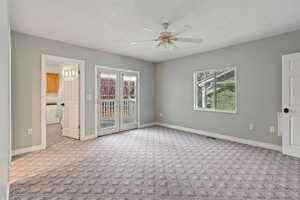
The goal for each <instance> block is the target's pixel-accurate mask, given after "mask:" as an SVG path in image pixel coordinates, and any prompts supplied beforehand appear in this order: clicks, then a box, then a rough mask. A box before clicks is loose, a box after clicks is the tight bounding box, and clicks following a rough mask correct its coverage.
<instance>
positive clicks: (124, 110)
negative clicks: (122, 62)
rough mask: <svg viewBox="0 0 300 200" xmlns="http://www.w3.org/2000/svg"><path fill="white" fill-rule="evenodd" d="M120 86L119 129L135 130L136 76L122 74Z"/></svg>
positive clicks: (133, 74)
mask: <svg viewBox="0 0 300 200" xmlns="http://www.w3.org/2000/svg"><path fill="white" fill-rule="evenodd" d="M121 85H122V94H121V129H122V130H126V129H132V128H137V75H136V74H135V73H127V72H126V73H125V72H123V73H122V76H121Z"/></svg>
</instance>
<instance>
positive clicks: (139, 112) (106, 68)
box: [94, 65, 141, 137]
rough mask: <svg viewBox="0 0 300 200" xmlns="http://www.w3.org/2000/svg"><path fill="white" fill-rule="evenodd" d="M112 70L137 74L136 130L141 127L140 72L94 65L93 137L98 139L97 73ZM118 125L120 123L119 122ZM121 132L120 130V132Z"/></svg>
mask: <svg viewBox="0 0 300 200" xmlns="http://www.w3.org/2000/svg"><path fill="white" fill-rule="evenodd" d="M101 69H103V70H113V71H117V72H129V73H136V74H137V79H138V80H137V83H138V84H137V93H138V94H137V98H138V105H137V109H138V112H137V126H138V127H137V128H140V127H141V120H140V117H141V109H140V107H141V106H140V105H141V91H140V90H141V79H140V74H141V72H140V71H135V70H129V69H122V68H116V67H108V66H103V65H95V71H94V79H95V80H94V91H95V96H94V101H95V107H94V108H95V127H94V128H95V137H98V106H97V101H98V90H97V71H98V70H101ZM119 123H120V122H119ZM120 131H122V130H120Z"/></svg>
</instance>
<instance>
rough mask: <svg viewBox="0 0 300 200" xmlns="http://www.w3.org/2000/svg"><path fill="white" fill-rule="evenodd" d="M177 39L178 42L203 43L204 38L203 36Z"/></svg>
mask: <svg viewBox="0 0 300 200" xmlns="http://www.w3.org/2000/svg"><path fill="white" fill-rule="evenodd" d="M175 41H178V42H191V43H201V42H202V41H203V40H202V39H201V38H176V39H175Z"/></svg>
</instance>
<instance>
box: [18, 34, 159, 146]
mask: <svg viewBox="0 0 300 200" xmlns="http://www.w3.org/2000/svg"><path fill="white" fill-rule="evenodd" d="M41 54H49V55H55V56H62V57H70V58H75V59H82V60H85V62H86V77H85V79H86V83H85V85H86V88H85V89H86V94H91V95H94V71H95V65H96V64H98V65H104V66H110V67H117V68H124V69H132V70H137V71H140V72H141V124H146V123H151V122H153V121H154V119H155V114H154V95H155V93H154V75H155V68H154V66H153V64H151V63H148V62H144V61H141V60H137V59H133V58H129V57H125V56H120V55H115V54H110V53H105V52H101V51H96V50H92V49H88V48H82V47H77V46H73V45H69V44H65V43H62V42H57V41H53V40H47V39H42V38H38V37H33V36H29V35H25V34H21V33H17V32H13V33H12V106H13V110H12V117H13V120H12V121H13V124H12V127H13V129H12V148H13V149H19V148H25V147H29V146H33V145H39V144H41V128H40V123H41V122H40V121H41V116H40V95H41V94H40V88H41V80H40V73H41ZM92 99H93V100H92V101H86V102H85V106H86V113H85V116H86V121H85V123H86V124H85V126H86V128H85V129H86V130H85V131H86V135H91V134H94V131H95V130H94V127H95V126H94V122H95V120H94V114H95V113H94V103H95V102H94V98H92ZM30 128H32V129H33V134H32V135H27V129H30Z"/></svg>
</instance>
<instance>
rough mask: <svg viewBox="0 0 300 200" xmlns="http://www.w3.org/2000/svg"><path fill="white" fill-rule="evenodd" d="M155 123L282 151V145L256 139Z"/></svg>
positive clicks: (159, 124)
mask: <svg viewBox="0 0 300 200" xmlns="http://www.w3.org/2000/svg"><path fill="white" fill-rule="evenodd" d="M156 125H158V126H162V127H166V128H171V129H176V130H180V131H185V132H190V133H196V134H199V135H203V136H208V137H214V138H217V139H221V140H228V141H231V142H237V143H241V144H247V145H251V146H255V147H261V148H264V149H272V150H275V151H280V152H281V151H282V147H281V146H280V145H276V144H269V143H264V142H258V141H254V140H249V139H243V138H238V137H234V136H228V135H223V134H219V133H212V132H208V131H203V130H197V129H192V128H186V127H182V126H177V125H172V124H165V123H159V122H156Z"/></svg>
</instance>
